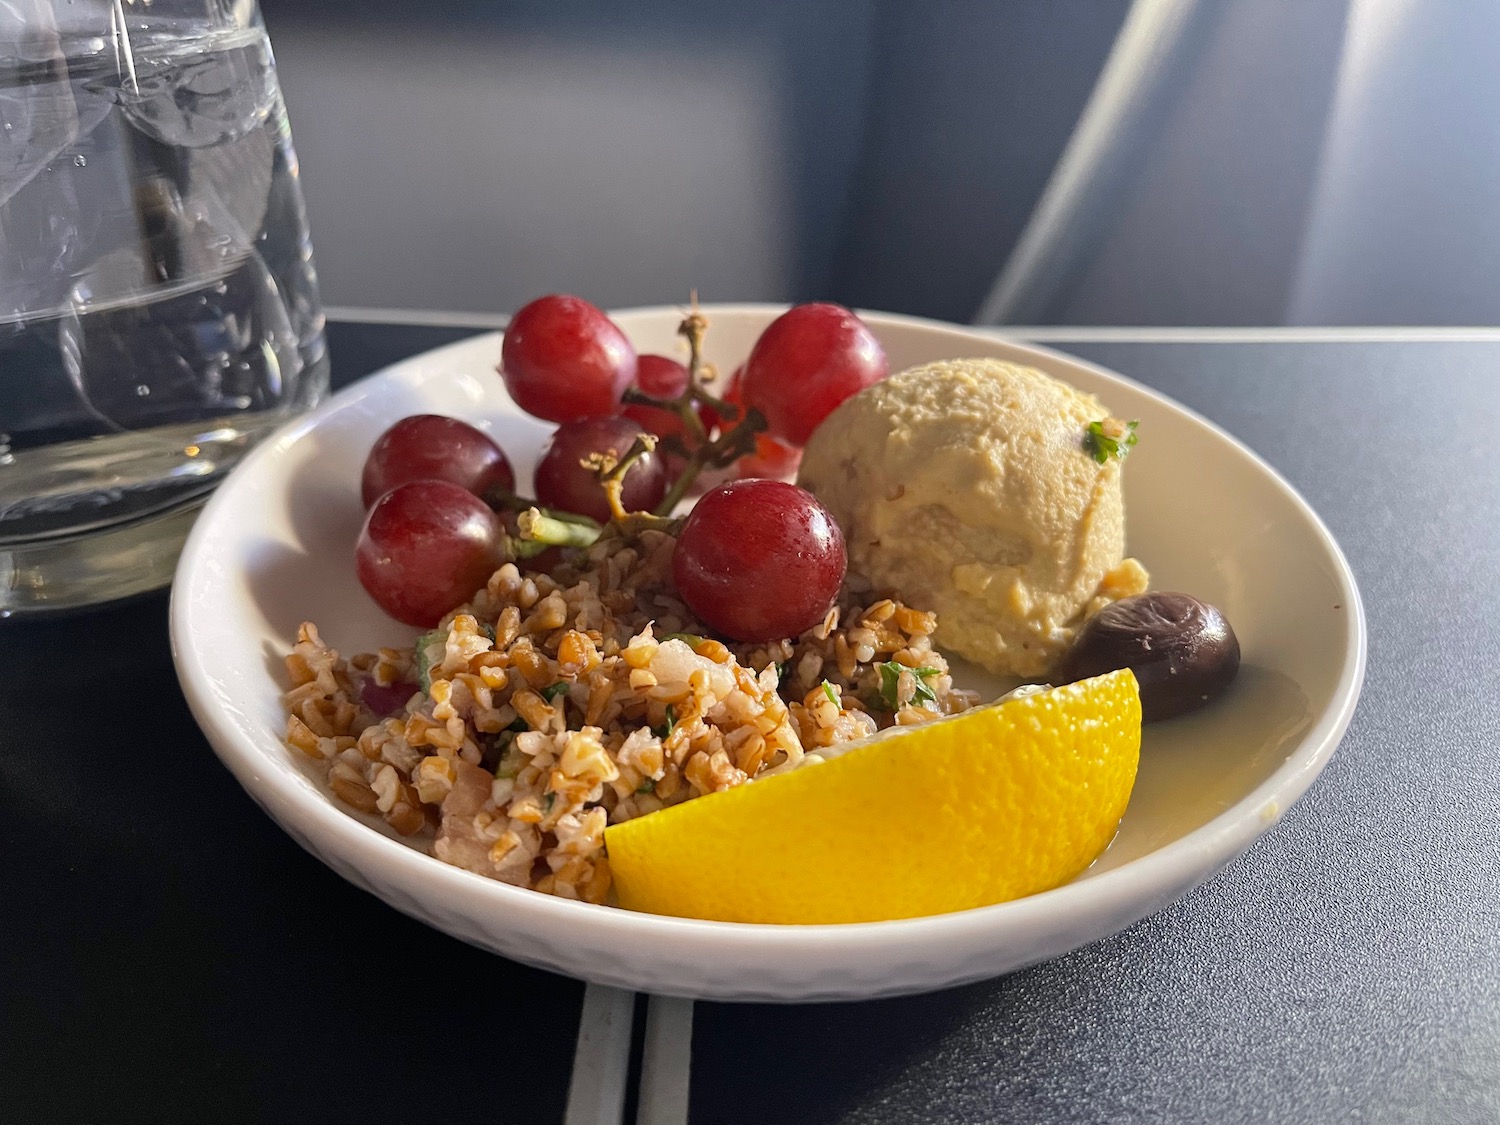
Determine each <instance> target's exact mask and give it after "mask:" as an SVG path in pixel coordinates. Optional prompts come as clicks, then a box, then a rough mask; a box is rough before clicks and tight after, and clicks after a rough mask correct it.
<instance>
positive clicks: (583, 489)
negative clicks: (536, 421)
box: [536, 415, 668, 523]
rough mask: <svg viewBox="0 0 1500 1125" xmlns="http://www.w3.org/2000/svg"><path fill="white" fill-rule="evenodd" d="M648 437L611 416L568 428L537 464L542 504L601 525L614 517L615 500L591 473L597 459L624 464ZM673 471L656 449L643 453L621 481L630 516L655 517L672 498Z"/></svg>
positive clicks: (622, 497)
mask: <svg viewBox="0 0 1500 1125" xmlns="http://www.w3.org/2000/svg"><path fill="white" fill-rule="evenodd" d="M645 432H646V431H645V430H643V429H642V428H641V426H640V424H639V423H638V422H636V421H635V420H634V419H632V418H625V417H621V416H618V415H606V416H604V417H601V418H582V419H579V420H578V421H576V422H564V423H563V424H562V425H560V426H558V427H557V430H556V432H554V433H553V435H552V437H551V438H550V439H548V441H547V444H546V446H545V447H543V449H542V455H541V457H540V458H539V459H538V461H537V464H536V495H537V499H538V500H540V501H541V502H542V503H543V504H545V505H547V506H548V507H549V508H558V509H561V510H562V511H564V512H574V513H577V514H578V515H583V516H588V517H589V518H590V519H594V520H598V521H599V522H600V523H604V522H606V521H608V519H609V517H610V506H609V500H608V498H607V497H606V495H605V493H604V491H603V490H602V489H601V488H600V487H599V474H598V473H597V471H596V470H595V469H593V468H590V465H589V461H590V458H591V457H594V456H596V455H604V456H608V457H612V458H614V459H615V460H617V461H618V460H619V459H620V458H622V457H624V456H625V455H626V453H628V452H629V451H630V448H631V446H633V445H634V444H635V442H636V440H637V439H638V438H639V437H640V436H641V435H642V434H643V433H645ZM667 485H668V480H667V465H666V461H665V460H664V459H663V457H662V456H661V455H660V454H659V453H657V452H656V451H655V450H654V449H653V450H649V451H645V452H642V453H641V454H640V455H639V456H638V457H636V458H635V459H634V460H633V462H632V463H631V465H630V467H629V468H628V469H627V470H626V471H625V474H624V476H623V478H622V480H621V495H620V502H621V503H622V504H623V505H624V506H625V508H626V510H628V511H633V512H646V511H650V510H651V509H652V508H654V507H656V505H658V504H660V503H661V500H662V497H663V496H665V495H666V494H667Z"/></svg>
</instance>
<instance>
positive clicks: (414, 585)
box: [354, 480, 506, 629]
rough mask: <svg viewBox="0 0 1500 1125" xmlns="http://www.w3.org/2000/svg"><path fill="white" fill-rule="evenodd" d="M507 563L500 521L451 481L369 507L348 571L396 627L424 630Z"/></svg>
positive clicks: (390, 495) (406, 489)
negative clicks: (415, 627)
mask: <svg viewBox="0 0 1500 1125" xmlns="http://www.w3.org/2000/svg"><path fill="white" fill-rule="evenodd" d="M505 558H506V548H505V535H504V530H503V528H502V527H501V524H500V519H499V517H498V516H496V515H495V513H494V511H493V510H491V508H490V507H489V505H488V504H486V503H485V502H484V501H483V500H481V499H479V497H477V496H475V495H474V494H473V493H472V492H470V491H468V490H467V489H465V488H461V487H459V486H458V485H456V484H453V483H452V482H451V481H445V480H418V481H412V482H411V483H409V484H403V485H399V486H397V487H396V488H393V489H391V490H390V491H389V492H387V493H386V494H385V495H384V496H382V497H381V498H380V499H379V500H377V501H376V502H375V505H374V507H372V508H371V509H370V512H369V514H368V515H367V516H366V517H365V523H364V527H362V528H361V529H360V533H359V542H358V543H357V544H356V546H355V548H354V568H355V573H356V574H357V575H358V576H359V581H360V584H361V585H362V586H364V588H365V590H366V591H367V592H368V593H369V594H370V596H371V597H372V598H374V599H375V601H376V603H377V604H378V605H379V606H380V608H381V609H383V610H385V611H386V612H387V613H389V614H390V615H391V616H392V617H394V618H395V619H396V620H397V621H403V622H405V623H406V624H408V625H415V626H417V627H419V628H423V629H427V628H431V627H432V626H434V625H436V624H437V623H438V621H439V620H440V619H441V618H442V616H443V615H444V614H445V613H447V612H448V611H449V610H450V609H452V608H453V607H454V605H456V604H457V603H458V602H461V601H463V600H464V599H465V598H467V597H468V596H469V594H470V593H472V592H473V590H474V589H475V587H477V586H480V585H482V584H483V583H484V581H485V579H487V578H488V577H489V576H490V573H491V572H492V571H493V570H494V569H495V568H496V567H497V566H499V565H500V564H501V563H502V562H504V561H505Z"/></svg>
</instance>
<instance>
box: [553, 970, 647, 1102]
mask: <svg viewBox="0 0 1500 1125" xmlns="http://www.w3.org/2000/svg"><path fill="white" fill-rule="evenodd" d="M634 1021H635V993H633V992H627V991H625V990H624V989H621V988H606V987H605V986H604V985H602V984H591V985H589V986H588V987H587V988H585V989H584V992H583V1010H582V1012H581V1013H580V1015H579V1017H578V1046H577V1047H576V1048H575V1049H574V1051H573V1077H572V1080H571V1081H570V1082H569V1083H568V1107H567V1110H566V1111H565V1112H564V1114H563V1123H564V1125H623V1122H624V1118H625V1080H626V1079H627V1078H628V1077H629V1075H630V1029H631V1025H632V1024H633V1023H634Z"/></svg>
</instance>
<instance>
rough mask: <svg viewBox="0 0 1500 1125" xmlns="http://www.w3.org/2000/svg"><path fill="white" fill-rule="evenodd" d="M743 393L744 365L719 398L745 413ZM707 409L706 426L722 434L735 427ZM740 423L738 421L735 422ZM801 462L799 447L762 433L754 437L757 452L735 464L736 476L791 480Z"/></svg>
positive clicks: (715, 412)
mask: <svg viewBox="0 0 1500 1125" xmlns="http://www.w3.org/2000/svg"><path fill="white" fill-rule="evenodd" d="M744 389H745V365H744V364H740V366H738V367H736V368H735V369H734V374H733V375H731V376H729V383H728V385H727V386H725V388H724V392H723V394H721V395H720V396H719V397H720V398H721V399H722V400H723V401H724V402H727V403H728V404H729V405H730V406H737V407H739V408H740V409H741V410H743V409H744V406H745V401H744V398H745V396H744ZM704 409H705V410H706V411H708V414H707V415H706V416H705V418H704V424H705V425H716V426H718V427H719V430H720V432H723V431H724V430H727V429H730V428H731V427H733V426H734V425H735V422H731V421H729V420H728V419H727V418H725V417H724V416H723V415H722V414H720V413H719V412H718V411H717V410H714V409H712V408H711V407H706V406H705V407H704ZM738 420H739V419H738V417H737V418H736V420H735V421H736V422H737V421H738ZM801 461H802V450H801V449H799V448H798V447H797V446H795V445H792V444H791V443H790V442H785V441H782V440H781V439H780V438H777V437H772V436H771V435H770V434H768V433H765V432H761V433H758V434H756V435H755V449H754V450H753V451H751V452H749V453H747V454H745V455H744V456H743V457H741V458H740V459H739V460H738V461H736V462H735V463H734V474H735V476H738V477H788V476H791V475H792V474H793V473H795V472H796V471H797V466H798V464H800V463H801Z"/></svg>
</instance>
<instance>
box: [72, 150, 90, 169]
mask: <svg viewBox="0 0 1500 1125" xmlns="http://www.w3.org/2000/svg"><path fill="white" fill-rule="evenodd" d="M73 163H74V164H76V165H78V167H80V168H83V167H86V166H87V165H88V157H86V156H84V155H83V153H79V154H78V155H77V156H75V157H73Z"/></svg>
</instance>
